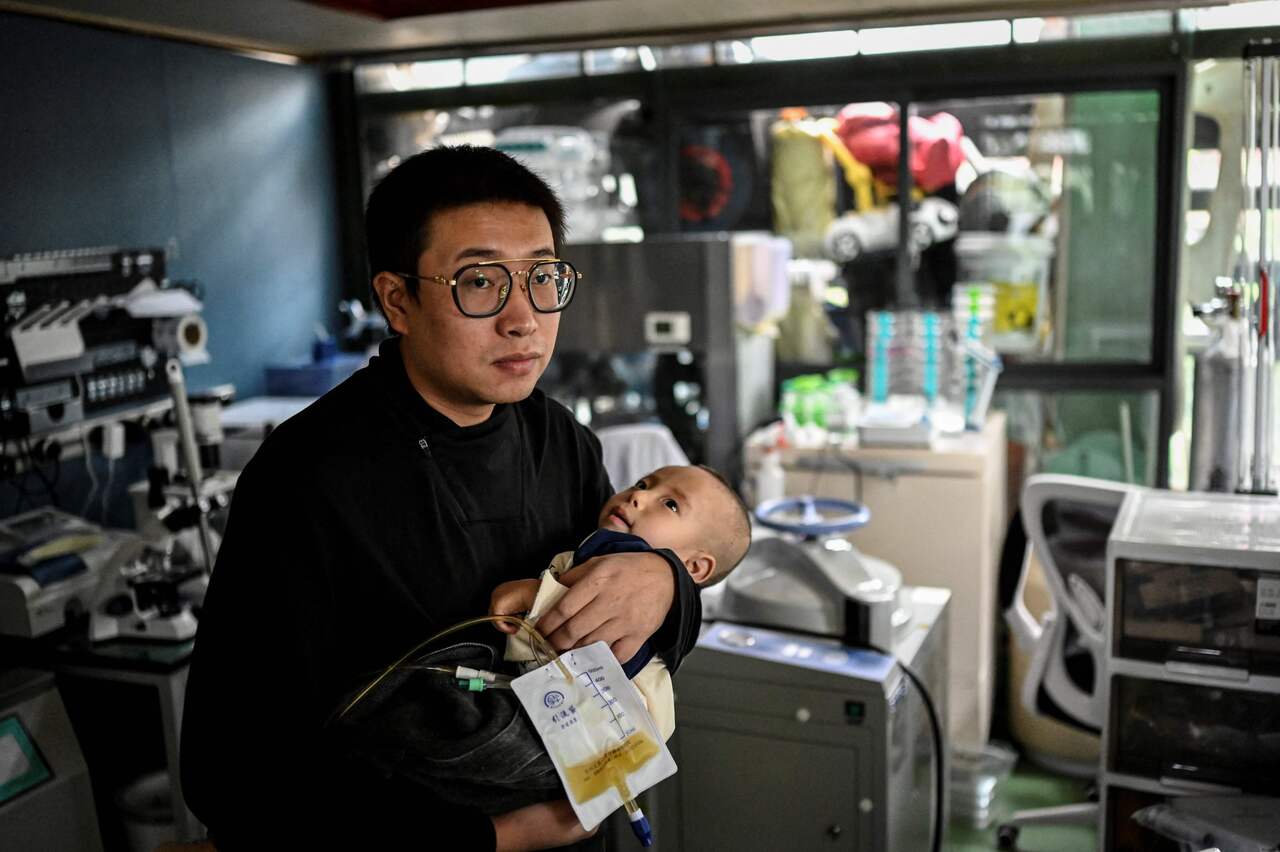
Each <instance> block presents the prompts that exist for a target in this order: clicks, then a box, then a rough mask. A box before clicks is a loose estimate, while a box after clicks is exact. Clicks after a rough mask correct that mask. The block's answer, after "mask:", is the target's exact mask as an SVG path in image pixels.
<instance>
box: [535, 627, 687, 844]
mask: <svg viewBox="0 0 1280 852" xmlns="http://www.w3.org/2000/svg"><path fill="white" fill-rule="evenodd" d="M560 660H561V662H563V663H564V664H565V667H566V668H568V669H569V673H570V674H571V675H572V676H573V679H574V680H573V682H572V683H570V682H568V681H566V680H565V676H564V673H563V672H562V671H561V670H560V667H559V666H557V665H556V664H555V663H548V664H547V665H545V666H543V667H542V668H539V669H534V670H533V671H531V672H529V673H528V674H526V675H523V676H522V677H518V678H516V679H515V680H514V681H512V682H511V687H512V689H514V690H515V693H516V696H517V697H518V698H519V699H520V703H521V704H522V705H523V706H524V709H525V712H526V713H528V714H529V718H530V719H531V720H533V726H534V728H535V729H536V730H537V731H538V735H539V736H540V737H542V742H543V745H545V746H546V748H547V754H549V755H550V756H551V762H552V763H554V764H555V767H556V772H558V773H559V774H560V781H561V783H562V784H564V788H565V790H566V791H567V795H568V798H569V803H570V804H571V805H572V806H573V810H574V812H575V813H576V814H577V815H578V821H579V822H581V823H582V827H583V828H585V829H587V830H591V829H592V828H595V827H596V826H597V825H599V824H600V822H601V821H603V820H604V818H605V817H607V816H608V815H609V814H611V813H613V812H614V811H615V810H617V809H618V808H620V807H621V806H622V802H623V800H624V798H632V799H634V798H635V797H636V796H638V795H639V794H640V793H641V792H642V791H644V790H647V789H649V788H650V787H652V786H653V785H655V784H657V783H658V782H659V781H661V780H662V779H664V778H668V777H670V776H671V775H674V774H675V772H676V762H675V760H674V759H673V758H672V757H671V752H670V751H668V750H667V745H666V743H664V742H663V740H662V735H661V734H660V733H659V732H658V726H657V724H656V723H655V722H654V721H653V718H652V717H651V716H650V715H649V713H648V711H647V710H645V707H644V699H643V698H641V697H640V693H639V691H637V690H636V688H635V686H633V685H632V683H631V681H629V680H628V679H627V676H626V674H625V673H624V672H623V671H622V666H621V665H619V664H618V661H617V659H616V658H615V657H614V656H613V652H612V651H610V650H609V646H608V645H606V644H605V643H604V642H596V643H595V644H593V645H588V646H587V647H585V648H577V649H575V650H573V651H569V652H567V653H565V654H563V655H562V656H561V657H560Z"/></svg>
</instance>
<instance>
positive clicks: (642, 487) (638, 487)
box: [631, 479, 649, 491]
mask: <svg viewBox="0 0 1280 852" xmlns="http://www.w3.org/2000/svg"><path fill="white" fill-rule="evenodd" d="M631 487H632V488H634V489H635V490H637V491H643V490H645V489H646V488H648V487H649V486H648V485H646V484H645V481H644V480H643V479H641V480H639V481H638V482H637V483H636V484H635V485H633V486H631Z"/></svg>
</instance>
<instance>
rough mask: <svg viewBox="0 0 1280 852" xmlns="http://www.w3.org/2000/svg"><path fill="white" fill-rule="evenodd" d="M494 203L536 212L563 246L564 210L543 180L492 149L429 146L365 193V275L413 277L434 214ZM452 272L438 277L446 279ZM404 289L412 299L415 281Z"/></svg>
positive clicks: (416, 292)
mask: <svg viewBox="0 0 1280 852" xmlns="http://www.w3.org/2000/svg"><path fill="white" fill-rule="evenodd" d="M494 202H496V203H503V202H514V203H517V204H527V205H529V206H530V207H536V208H538V209H540V210H541V211H542V212H543V213H545V214H546V216H547V222H548V223H549V224H550V225H551V235H552V237H553V238H554V240H555V249H556V251H557V252H559V250H560V246H561V245H562V244H563V243H564V208H563V207H561V205H560V199H558V198H556V194H555V192H554V191H553V190H552V189H551V187H550V186H548V185H547V182H546V181H544V180H543V179H542V178H540V177H538V176H537V175H536V174H534V173H533V172H531V171H530V170H529V169H528V168H526V167H525V166H523V165H521V164H520V163H519V162H517V161H516V160H515V159H513V158H512V157H510V156H508V155H507V154H504V153H502V152H501V151H499V150H497V149H495V148H482V147H478V146H474V145H458V146H456V147H442V148H431V149H429V150H427V151H423V152H421V153H419V154H414V155H413V156H412V157H410V158H409V159H407V160H405V161H404V162H402V163H401V164H400V165H398V166H396V167H395V168H394V169H392V170H391V171H390V172H389V173H388V174H387V176H386V177H384V178H383V179H382V180H381V181H379V182H378V185H377V186H375V187H374V188H373V192H372V193H370V194H369V203H368V204H367V205H366V206H365V213H364V230H365V246H366V248H367V249H368V252H369V272H370V275H371V276H373V275H377V274H378V273H379V272H407V273H411V274H412V273H416V272H417V271H418V257H419V256H420V255H421V254H422V252H423V251H424V250H425V249H426V247H427V241H428V240H429V239H430V237H431V233H430V227H431V219H432V217H433V216H434V215H435V214H436V213H439V212H441V211H445V210H452V209H454V208H457V207H465V206H467V205H468V204H483V203H494ZM453 271H454V270H452V269H447V270H439V273H440V274H443V275H451V274H453ZM405 289H406V290H408V292H409V295H411V296H414V297H416V296H417V294H418V282H417V281H416V280H414V279H412V278H406V279H405ZM374 300H375V302H376V301H377V297H376V294H375V299H374ZM379 307H381V305H379Z"/></svg>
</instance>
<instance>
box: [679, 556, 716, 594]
mask: <svg viewBox="0 0 1280 852" xmlns="http://www.w3.org/2000/svg"><path fill="white" fill-rule="evenodd" d="M683 558H684V567H685V569H686V570H687V571H688V572H689V576H690V577H692V578H693V582H695V583H697V584H698V585H699V586H701V585H702V584H703V583H705V582H707V580H710V579H711V577H712V576H714V575H715V573H716V558H715V557H714V556H712V555H711V554H710V553H707V552H706V551H705V550H695V551H693V553H691V554H687V555H685V556H684V557H683Z"/></svg>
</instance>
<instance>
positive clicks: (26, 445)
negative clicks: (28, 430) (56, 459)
mask: <svg viewBox="0 0 1280 852" xmlns="http://www.w3.org/2000/svg"><path fill="white" fill-rule="evenodd" d="M19 447H20V448H21V450H22V454H23V457H24V458H25V460H26V462H27V470H28V472H34V473H35V475H36V478H37V479H39V480H40V484H41V485H43V486H44V490H45V493H46V494H48V495H49V502H50V503H52V504H53V507H54V508H55V509H61V508H62V505H61V504H60V503H59V501H58V494H57V492H56V491H54V488H55V485H54V483H53V482H50V481H49V477H48V476H46V475H45V472H44V468H42V467H41V466H40V465H39V464H38V463H37V462H36V456H35V453H34V452H32V450H31V441H30V440H29V439H27V438H23V439H22V441H21V443H20V444H19ZM61 472H62V471H61V468H59V471H58V473H59V475H61ZM24 490H25V489H24Z"/></svg>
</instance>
